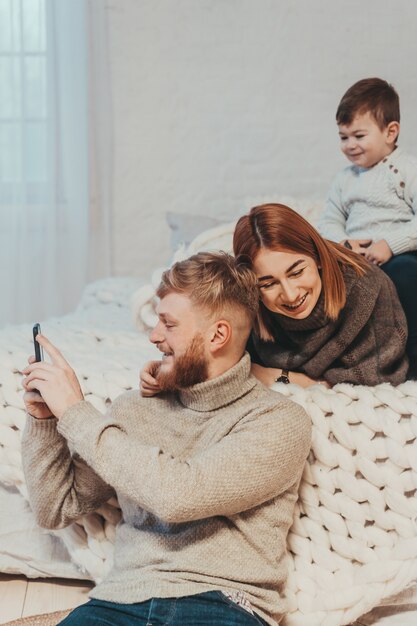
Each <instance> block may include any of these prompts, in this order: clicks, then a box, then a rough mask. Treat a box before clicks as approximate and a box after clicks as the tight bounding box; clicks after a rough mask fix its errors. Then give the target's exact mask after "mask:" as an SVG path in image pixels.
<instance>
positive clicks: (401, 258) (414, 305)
mask: <svg viewBox="0 0 417 626" xmlns="http://www.w3.org/2000/svg"><path fill="white" fill-rule="evenodd" d="M381 269H382V270H384V272H385V273H386V274H388V276H389V277H390V278H391V280H392V282H393V283H394V285H395V286H396V288H397V292H398V297H399V299H400V302H401V304H402V307H403V309H404V312H405V316H406V318H407V324H408V342H407V354H408V357H409V359H410V373H411V375H412V377H413V378H415V377H416V376H417V253H416V252H404V253H403V254H398V255H397V256H394V257H392V259H390V260H389V261H387V263H384V264H383V265H381Z"/></svg>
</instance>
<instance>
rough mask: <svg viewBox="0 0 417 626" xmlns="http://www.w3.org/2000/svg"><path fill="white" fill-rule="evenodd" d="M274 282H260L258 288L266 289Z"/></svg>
mask: <svg viewBox="0 0 417 626" xmlns="http://www.w3.org/2000/svg"><path fill="white" fill-rule="evenodd" d="M274 284H275V283H262V285H259V289H268V288H269V287H272V285H274Z"/></svg>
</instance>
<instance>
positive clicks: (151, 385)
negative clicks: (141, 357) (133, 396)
mask: <svg viewBox="0 0 417 626" xmlns="http://www.w3.org/2000/svg"><path fill="white" fill-rule="evenodd" d="M160 367H161V361H148V363H146V364H145V365H144V366H143V369H142V370H141V372H140V375H139V389H140V393H141V395H142V396H143V397H144V398H151V397H152V396H155V395H156V394H158V393H159V392H160V391H161V388H160V386H159V384H158V382H157V380H156V375H157V373H158V370H159V368H160Z"/></svg>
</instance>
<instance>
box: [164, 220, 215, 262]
mask: <svg viewBox="0 0 417 626" xmlns="http://www.w3.org/2000/svg"><path fill="white" fill-rule="evenodd" d="M166 219H167V223H168V226H169V228H170V230H171V250H172V252H175V251H176V250H177V249H178V247H179V246H180V245H181V244H185V245H186V246H188V244H190V243H191V242H192V241H193V239H195V238H196V237H197V235H199V234H200V233H202V232H203V231H205V230H208V229H209V228H214V227H215V226H220V224H226V220H222V219H219V218H216V217H208V216H207V215H191V214H186V213H175V212H174V211H167V214H166Z"/></svg>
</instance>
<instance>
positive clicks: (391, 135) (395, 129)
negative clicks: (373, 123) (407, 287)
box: [385, 122, 400, 144]
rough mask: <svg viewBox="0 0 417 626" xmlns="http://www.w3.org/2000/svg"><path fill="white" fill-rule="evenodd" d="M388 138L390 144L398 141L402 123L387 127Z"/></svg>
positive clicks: (390, 124)
mask: <svg viewBox="0 0 417 626" xmlns="http://www.w3.org/2000/svg"><path fill="white" fill-rule="evenodd" d="M385 132H386V136H387V141H388V143H390V144H392V143H395V142H396V141H397V137H398V135H399V134H400V123H399V122H390V123H389V124H388V126H387V127H386V130H385Z"/></svg>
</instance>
